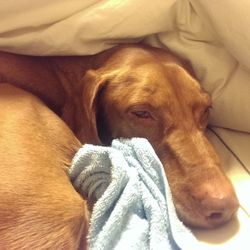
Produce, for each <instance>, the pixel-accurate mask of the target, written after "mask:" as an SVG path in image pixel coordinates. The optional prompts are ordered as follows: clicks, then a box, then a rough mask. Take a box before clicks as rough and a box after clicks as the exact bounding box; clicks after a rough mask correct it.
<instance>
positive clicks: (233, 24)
mask: <svg viewBox="0 0 250 250" xmlns="http://www.w3.org/2000/svg"><path fill="white" fill-rule="evenodd" d="M0 4H1V8H0V16H1V22H0V50H5V51H12V52H18V53H23V54H35V55H55V54H59V55H69V54H76V55H85V54H94V53H97V52H100V51H102V50H104V49H107V48H110V47H112V46H114V45H116V44H119V43H124V42H138V41H140V40H144V41H145V42H146V43H149V44H151V45H154V46H158V47H163V48H164V47H165V48H166V47H168V48H169V49H170V50H172V51H173V52H175V53H177V54H179V55H180V56H181V57H183V58H187V59H188V60H189V61H190V62H191V64H192V65H193V68H194V70H195V72H196V74H197V77H198V78H199V80H200V81H201V83H202V85H203V86H204V88H205V89H206V90H207V91H209V92H210V93H211V94H212V97H213V107H214V108H213V112H212V115H211V120H210V123H211V124H213V125H216V126H221V127H227V128H231V129H236V130H240V131H246V132H250V32H249V31H250V15H249V11H250V1H249V0H241V1H235V0H220V1H217V0H209V1H208V0H154V1H152V0H103V1H97V0H54V1H51V0H40V1H39V0H33V1H31V0H18V1H5V0H0Z"/></svg>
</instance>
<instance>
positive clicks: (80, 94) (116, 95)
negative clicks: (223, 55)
mask: <svg viewBox="0 0 250 250" xmlns="http://www.w3.org/2000/svg"><path fill="white" fill-rule="evenodd" d="M0 107H1V108H0V131H1V132H0V145H1V147H0V156H1V177H2V178H1V179H2V181H1V183H0V242H1V244H2V245H1V247H3V249H22V248H23V249H54V248H56V247H58V248H59V249H62V247H63V249H64V248H65V249H77V248H78V247H79V246H81V247H82V248H84V247H85V245H86V232H87V225H88V216H89V215H88V210H87V207H86V203H85V201H84V200H83V199H82V198H81V197H80V195H79V194H78V193H77V192H76V191H75V190H74V189H73V187H72V185H71V183H70V180H69V178H68V175H67V170H68V167H69V166H70V163H71V160H72V158H73V156H74V154H75V152H76V151H77V150H78V149H79V148H80V147H81V143H82V144H85V143H88V144H97V145H101V144H104V145H109V144H110V142H111V141H112V139H114V138H119V137H125V138H132V137H144V138H147V139H148V140H149V142H150V143H151V144H152V146H153V148H154V150H155V151H156V153H157V155H158V157H159V158H160V160H161V162H162V163H163V166H164V169H165V170H166V173H167V178H168V181H169V184H170V187H171V190H172V195H173V200H174V204H175V207H176V210H177V214H178V216H179V218H180V219H181V220H183V222H184V223H185V224H187V225H191V226H198V227H203V228H213V227H216V226H219V225H222V224H223V223H225V222H226V221H228V220H230V219H231V217H232V216H233V214H234V213H235V212H236V210H237V208H238V200H237V198H236V195H235V192H234V189H233V187H232V185H231V183H230V181H229V180H228V178H227V177H226V176H225V174H224V173H223V172H222V170H221V166H220V162H219V158H218V156H217V154H216V152H215V151H214V149H213V147H212V145H211V144H210V143H209V141H208V140H207V138H206V136H205V134H204V131H205V128H206V126H207V121H208V114H209V109H210V108H211V99H210V97H209V95H208V94H207V93H206V92H205V91H204V90H203V89H202V88H201V86H200V84H199V83H198V82H197V80H195V79H194V77H193V76H192V74H191V73H189V70H188V68H187V67H186V64H185V63H183V62H182V61H181V60H180V59H178V58H177V57H176V56H174V55H172V54H171V53H169V52H167V51H165V50H161V49H156V48H152V47H149V46H145V45H122V46H118V47H115V48H112V49H110V50H107V51H104V52H102V53H100V54H97V55H94V56H85V57H32V56H22V55H14V54H10V53H5V52H0ZM65 123H66V124H65Z"/></svg>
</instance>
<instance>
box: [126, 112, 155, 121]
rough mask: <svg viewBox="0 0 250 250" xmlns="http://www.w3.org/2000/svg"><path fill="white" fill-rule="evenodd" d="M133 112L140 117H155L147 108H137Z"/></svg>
mask: <svg viewBox="0 0 250 250" xmlns="http://www.w3.org/2000/svg"><path fill="white" fill-rule="evenodd" d="M131 113H132V114H133V115H134V116H135V117H137V118H139V119H153V117H152V115H151V114H150V112H149V111H147V110H136V111H132V112H131Z"/></svg>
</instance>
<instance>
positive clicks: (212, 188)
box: [193, 181, 239, 228]
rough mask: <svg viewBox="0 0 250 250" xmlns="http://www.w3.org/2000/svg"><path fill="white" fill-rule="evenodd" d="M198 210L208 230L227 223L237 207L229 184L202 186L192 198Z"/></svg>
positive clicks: (237, 203)
mask: <svg viewBox="0 0 250 250" xmlns="http://www.w3.org/2000/svg"><path fill="white" fill-rule="evenodd" d="M193 198H194V199H195V200H196V202H197V203H199V204H197V205H198V207H199V208H200V211H199V213H200V214H201V216H202V217H203V221H204V223H205V224H206V225H205V226H206V227H208V228H212V227H216V226H219V225H222V224H223V223H225V222H227V221H229V220H230V219H231V218H232V216H233V215H234V214H235V212H236V211H237V209H238V207H239V202H238V199H237V197H236V194H235V192H234V189H233V187H232V185H231V183H230V182H227V181H226V182H224V183H216V184H215V183H209V184H203V185H202V186H201V187H200V189H199V191H198V192H196V193H195V196H194V197H193Z"/></svg>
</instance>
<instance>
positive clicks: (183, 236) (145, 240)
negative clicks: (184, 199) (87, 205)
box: [70, 138, 197, 250]
mask: <svg viewBox="0 0 250 250" xmlns="http://www.w3.org/2000/svg"><path fill="white" fill-rule="evenodd" d="M70 176H71V179H72V182H73V185H74V186H75V188H76V189H77V190H78V191H79V192H80V193H81V194H82V195H83V197H85V198H87V199H90V200H93V199H97V202H96V203H95V205H94V208H93V213H92V217H91V225H90V229H89V235H88V239H89V249H92V250H112V249H117V250H120V249H138V250H144V249H152V250H154V249H155V250H160V249H164V250H168V249H169V250H173V249H188V250H189V249H192V250H194V249H197V246H196V243H197V242H196V239H195V238H194V236H193V235H192V233H191V232H190V231H189V230H188V229H187V228H186V227H185V226H184V225H183V224H182V223H181V222H180V221H179V219H178V218H177V216H176V212H175V209H174V206H173V202H172V197H171V193H170V189H169V186H168V183H167V179H166V177H165V173H164V170H163V167H162V164H161V162H160V160H159V159H158V157H157V156H156V154H155V152H154V150H153V148H152V147H151V145H150V144H149V143H148V141H147V140H146V139H140V138H134V139H130V140H128V139H119V140H118V139H117V140H114V141H113V143H112V146H111V147H102V146H93V145H84V146H83V147H82V148H81V149H80V150H79V151H78V153H77V154H76V155H75V157H74V159H73V162H72V166H71V168H70Z"/></svg>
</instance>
